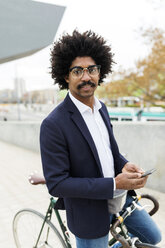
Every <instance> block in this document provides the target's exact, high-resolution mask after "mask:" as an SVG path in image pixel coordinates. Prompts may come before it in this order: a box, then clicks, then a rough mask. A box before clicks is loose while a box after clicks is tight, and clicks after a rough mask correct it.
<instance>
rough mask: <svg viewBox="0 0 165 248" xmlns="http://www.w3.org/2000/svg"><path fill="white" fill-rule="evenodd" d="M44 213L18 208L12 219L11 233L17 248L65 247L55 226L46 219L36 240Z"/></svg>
mask: <svg viewBox="0 0 165 248" xmlns="http://www.w3.org/2000/svg"><path fill="white" fill-rule="evenodd" d="M44 218H45V217H44V215H42V214H41V213H39V212H37V211H35V210H33V209H23V210H20V211H19V212H18V213H17V214H16V215H15V217H14V220H13V235H14V240H15V244H16V247H17V248H67V246H66V245H65V242H64V240H63V238H62V236H61V235H60V233H59V231H58V230H57V229H56V227H55V226H54V225H53V224H52V222H50V221H49V220H47V221H46V222H45V225H44V227H43V230H42V232H41V236H40V238H39V240H38V237H39V234H40V231H41V227H42V224H43V222H44Z"/></svg>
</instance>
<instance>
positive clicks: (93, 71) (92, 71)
mask: <svg viewBox="0 0 165 248" xmlns="http://www.w3.org/2000/svg"><path fill="white" fill-rule="evenodd" d="M88 70H89V73H95V72H96V71H97V69H96V68H95V67H92V68H89V69H88Z"/></svg>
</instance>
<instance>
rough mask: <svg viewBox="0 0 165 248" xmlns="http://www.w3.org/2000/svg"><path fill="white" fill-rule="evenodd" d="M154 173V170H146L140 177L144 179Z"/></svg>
mask: <svg viewBox="0 0 165 248" xmlns="http://www.w3.org/2000/svg"><path fill="white" fill-rule="evenodd" d="M154 171H156V169H155V168H154V169H151V170H147V171H145V172H144V174H142V176H141V177H146V176H148V175H150V174H152V173H153V172H154Z"/></svg>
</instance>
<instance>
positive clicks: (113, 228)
mask: <svg viewBox="0 0 165 248" xmlns="http://www.w3.org/2000/svg"><path fill="white" fill-rule="evenodd" d="M140 198H146V199H149V200H151V201H152V202H153V204H154V207H153V208H152V209H151V211H150V212H149V214H150V215H153V214H155V213H156V212H157V211H158V209H159V203H158V201H157V200H156V199H155V198H154V197H153V196H151V195H148V194H142V195H141V197H140ZM140 198H138V197H137V198H135V200H133V201H132V203H131V204H130V206H128V207H127V208H126V209H125V211H123V213H122V214H121V216H119V217H118V219H117V220H116V221H115V222H114V223H113V224H112V226H111V228H110V231H111V234H112V236H113V237H114V238H115V239H116V240H118V241H119V242H120V243H121V244H122V246H123V247H124V248H129V247H130V245H129V243H128V242H127V240H126V239H125V238H124V237H123V236H122V235H121V234H119V233H118V232H117V231H116V229H117V227H118V226H119V225H120V224H121V223H122V222H123V221H124V219H126V218H127V216H128V215H130V214H131V213H132V212H133V211H134V210H135V209H137V208H138V209H139V207H140V206H139V205H137V202H138V200H139V199H140ZM140 209H141V210H142V209H143V207H140Z"/></svg>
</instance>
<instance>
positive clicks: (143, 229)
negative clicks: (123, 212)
mask: <svg viewBox="0 0 165 248" xmlns="http://www.w3.org/2000/svg"><path fill="white" fill-rule="evenodd" d="M131 201H132V197H131V196H129V195H128V196H127V200H126V204H125V206H124V207H127V206H128V205H129V204H130V203H131ZM111 219H112V216H111ZM125 224H126V226H127V229H128V231H129V233H130V234H131V236H135V237H138V238H139V239H140V240H141V241H142V242H146V243H150V244H157V243H159V242H160V241H161V233H160V230H159V229H158V227H157V225H156V224H155V222H154V221H153V220H152V218H151V217H150V215H149V214H148V213H147V212H146V211H145V210H142V211H139V210H135V211H134V212H133V213H132V214H131V216H129V217H127V219H126V220H125ZM76 245H77V248H107V247H108V234H107V235H106V236H104V237H101V238H98V239H81V238H78V237H76ZM117 247H120V243H116V244H115V245H114V246H113V247H112V248H117Z"/></svg>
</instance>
